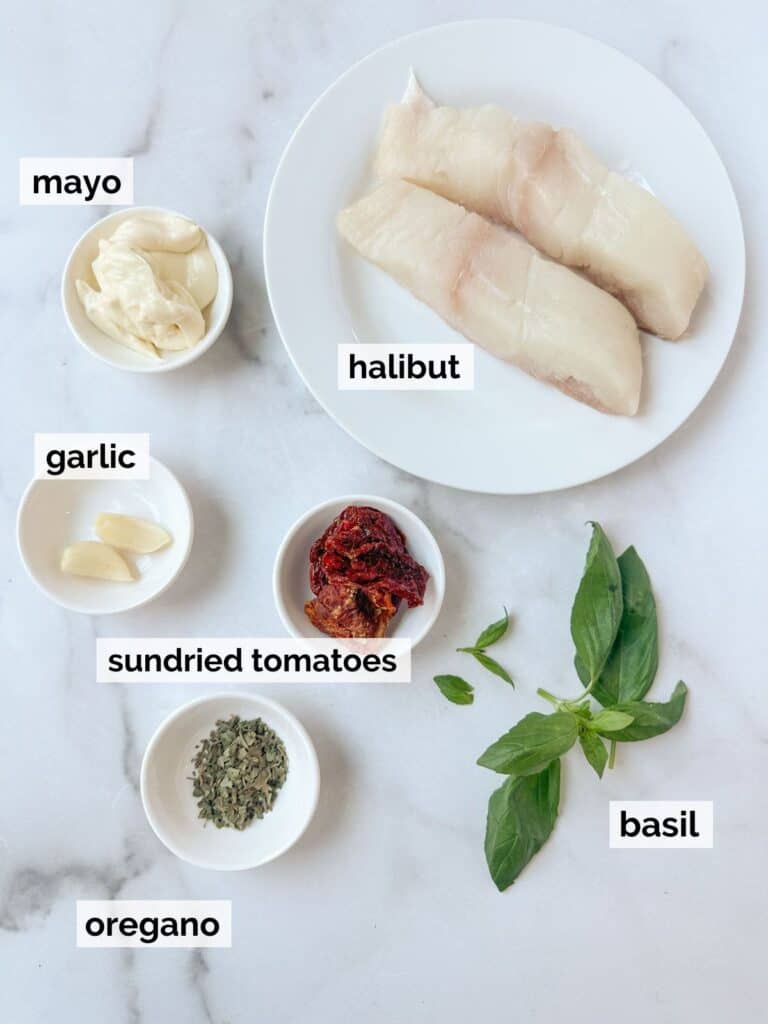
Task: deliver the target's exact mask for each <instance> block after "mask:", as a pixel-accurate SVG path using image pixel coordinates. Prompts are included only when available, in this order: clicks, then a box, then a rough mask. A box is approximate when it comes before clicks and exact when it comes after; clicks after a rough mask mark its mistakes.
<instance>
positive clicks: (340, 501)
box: [272, 494, 445, 647]
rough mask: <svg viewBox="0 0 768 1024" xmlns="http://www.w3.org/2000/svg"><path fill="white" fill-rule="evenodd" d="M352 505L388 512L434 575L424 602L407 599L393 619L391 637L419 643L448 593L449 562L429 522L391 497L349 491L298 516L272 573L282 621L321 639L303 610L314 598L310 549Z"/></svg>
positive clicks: (295, 633)
mask: <svg viewBox="0 0 768 1024" xmlns="http://www.w3.org/2000/svg"><path fill="white" fill-rule="evenodd" d="M348 505H367V506H370V507H371V508H377V509H379V511H380V512H385V513H386V514H387V515H388V516H390V518H391V519H392V520H393V521H394V523H395V525H396V526H397V527H398V528H399V529H400V530H401V531H402V533H403V534H404V535H405V542H406V545H407V547H408V550H409V551H410V553H411V555H412V556H413V557H414V558H415V559H416V561H417V562H419V563H420V564H421V565H423V566H424V568H425V569H426V570H427V572H428V573H429V582H428V583H427V589H426V592H425V594H424V603H423V604H421V605H419V606H418V607H417V608H408V606H407V605H406V604H405V602H403V603H402V604H401V606H400V608H398V611H397V614H396V615H395V617H394V618H393V619H392V621H391V623H390V625H389V629H388V630H387V636H388V637H395V638H397V639H402V640H410V641H411V646H412V647H415V646H416V644H418V643H420V641H422V640H423V639H424V637H425V636H426V635H427V633H428V632H429V631H430V629H431V628H432V626H433V625H434V624H435V621H436V619H437V617H438V615H439V614H440V609H441V608H442V606H443V597H444V595H445V564H444V562H443V556H442V554H441V552H440V548H439V546H438V543H437V541H436V540H435V538H434V536H433V534H432V532H431V530H430V529H429V528H428V527H427V525H426V524H425V523H424V522H423V521H422V520H421V519H419V517H418V516H417V515H416V514H415V513H414V512H411V511H410V510H409V509H407V508H404V506H403V505H399V504H398V503H397V502H396V501H391V500H390V499H389V498H380V497H378V496H374V495H371V494H348V495H346V497H342V498H331V499H330V500H329V501H323V502H321V503H320V504H319V505H315V507H314V508H311V509H310V510H309V512H305V513H304V515H303V516H302V517H301V518H300V519H298V520H297V521H296V522H295V523H294V524H293V526H292V527H291V528H290V530H289V531H288V533H287V534H286V535H285V537H284V538H283V542H282V544H281V545H280V547H279V549H278V552H277V557H276V558H275V567H274V571H273V574H272V589H273V593H274V597H275V604H276V605H277V611H278V614H279V615H280V618H281V619H282V620H283V625H284V626H285V628H286V629H287V630H288V632H289V633H290V634H291V635H292V636H295V637H322V636H325V634H324V633H321V632H320V630H318V629H315V627H314V626H313V625H312V623H311V622H310V621H309V619H308V618H307V616H306V614H305V613H304V603H305V602H306V601H308V600H309V599H310V598H311V597H312V592H311V591H310V589H309V549H310V548H311V547H312V545H313V544H314V542H315V541H316V540H317V539H318V537H321V536H322V535H323V534H324V533H325V531H326V530H327V529H328V527H329V526H330V525H331V523H332V522H333V520H334V519H335V518H336V516H337V515H339V513H340V512H343V511H344V509H345V508H346V507H347V506H348Z"/></svg>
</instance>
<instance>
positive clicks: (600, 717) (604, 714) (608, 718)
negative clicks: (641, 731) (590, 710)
mask: <svg viewBox="0 0 768 1024" xmlns="http://www.w3.org/2000/svg"><path fill="white" fill-rule="evenodd" d="M634 720H635V719H634V716H633V715H630V714H627V712H626V711H618V710H617V709H616V708H606V709H605V711H601V712H600V713H599V714H597V715H595V717H594V718H593V719H592V721H591V722H590V723H589V728H590V729H593V730H594V731H595V732H599V733H600V734H601V735H605V733H609V739H614V738H615V737H614V735H613V734H614V733H616V732H618V731H619V730H620V729H626V728H627V726H628V725H631V724H632V723H633V722H634Z"/></svg>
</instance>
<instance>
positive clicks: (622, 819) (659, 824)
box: [608, 800, 714, 850]
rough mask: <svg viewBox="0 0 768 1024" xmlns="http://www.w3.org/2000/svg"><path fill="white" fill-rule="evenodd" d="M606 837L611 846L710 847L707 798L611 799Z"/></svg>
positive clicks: (711, 818) (711, 833)
mask: <svg viewBox="0 0 768 1024" xmlns="http://www.w3.org/2000/svg"><path fill="white" fill-rule="evenodd" d="M608 838H609V843H610V846H611V849H613V850H650V849H656V850H673V849H677V850H693V849H698V848H700V849H703V850H711V849H712V847H713V845H714V810H713V804H712V801H711V800H611V802H610V808H609V811H608Z"/></svg>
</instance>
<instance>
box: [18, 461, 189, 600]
mask: <svg viewBox="0 0 768 1024" xmlns="http://www.w3.org/2000/svg"><path fill="white" fill-rule="evenodd" d="M150 462H151V469H150V472H151V476H150V478H149V480H109V479H107V480H50V479H46V480H33V481H32V483H31V484H30V485H29V487H28V488H27V489H26V491H25V492H24V496H23V497H22V499H21V504H20V505H19V514H18V520H17V524H16V535H17V540H18V545H19V552H20V554H21V559H22V561H23V562H24V565H25V566H26V569H27V571H28V572H29V574H30V576H31V577H32V579H33V580H34V581H35V583H36V584H37V585H38V587H40V589H41V590H42V591H43V592H44V593H45V594H47V595H48V597H50V598H51V600H53V601H55V602H56V603H57V604H60V605H61V606H62V607H63V608H69V609H70V610H71V611H75V612H85V613H86V614H87V615H104V614H107V613H110V612H125V611H128V610H129V609H130V608H138V607H139V605H142V604H146V603H147V602H148V601H151V600H152V599H153V598H155V597H157V596H158V595H159V594H161V593H162V592H163V591H164V590H165V589H166V588H167V587H170V585H171V583H173V581H174V580H175V579H176V577H177V576H178V575H179V573H180V572H181V570H182V569H183V568H184V565H185V563H186V561H187V558H188V557H189V552H190V548H191V547H192V534H193V519H192V506H191V505H190V503H189V498H188V497H187V494H186V491H185V490H184V488H183V487H182V486H181V484H180V483H179V481H178V480H177V479H176V477H175V476H174V475H173V473H171V471H170V470H169V469H167V468H166V467H165V466H164V465H163V464H162V462H158V461H157V459H151V460H150ZM100 512H119V513H121V514H122V515H128V516H137V517H138V518H139V519H150V520H152V521H153V522H156V523H158V524H159V525H160V526H162V527H163V528H164V529H166V530H167V531H168V533H170V535H171V537H172V541H171V543H170V544H169V545H167V547H164V548H161V549H160V551H156V552H154V553H153V554H151V555H133V554H128V553H125V552H121V553H122V554H123V556H124V557H125V559H126V560H127V561H128V562H129V563H130V564H131V565H133V566H134V568H135V570H136V575H137V578H136V579H135V580H132V581H131V582H130V583H115V582H112V581H110V580H96V579H88V578H86V577H83V576H70V575H69V574H68V573H65V572H62V571H61V569H60V568H59V561H60V559H61V553H62V551H63V550H64V548H65V547H66V546H67V545H68V544H72V543H73V542H74V541H77V540H98V539H99V538H98V537H97V536H96V533H95V532H94V528H93V524H94V522H95V520H96V517H97V516H98V515H99V513H100Z"/></svg>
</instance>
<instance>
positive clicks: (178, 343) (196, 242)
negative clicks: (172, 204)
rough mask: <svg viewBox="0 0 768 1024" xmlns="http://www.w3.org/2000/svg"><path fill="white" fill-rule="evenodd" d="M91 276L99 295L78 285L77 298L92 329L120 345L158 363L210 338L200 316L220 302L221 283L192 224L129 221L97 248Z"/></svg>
mask: <svg viewBox="0 0 768 1024" xmlns="http://www.w3.org/2000/svg"><path fill="white" fill-rule="evenodd" d="M91 269H92V271H93V276H94V278H95V280H96V283H97V284H98V286H99V290H98V291H97V290H96V289H94V288H93V287H92V286H91V285H90V284H89V283H88V282H87V281H83V280H79V281H77V294H78V295H79V297H80V301H81V302H82V304H83V307H84V309H85V312H86V315H87V316H88V318H89V319H90V320H91V322H92V323H94V324H95V325H96V326H97V327H98V328H99V330H101V331H104V333H105V334H108V335H109V337H110V338H114V339H115V341H119V342H121V343H122V344H123V345H127V346H128V347H129V348H132V349H134V350H136V351H138V352H143V353H144V354H146V355H148V356H151V357H152V358H155V359H157V358H159V357H160V356H161V354H162V352H164V351H177V350H179V349H186V348H192V346H193V345H195V344H197V342H198V341H199V340H200V339H201V338H202V336H203V335H204V334H205V330H206V328H205V319H204V317H203V314H202V310H204V309H205V307H206V306H208V305H209V304H210V303H211V302H212V301H213V299H214V298H215V296H216V291H217V289H218V275H217V272H216V264H215V262H214V260H213V257H212V256H211V252H210V250H209V248H208V243H207V241H206V239H205V234H204V233H203V232H202V231H201V230H200V228H199V227H198V226H197V225H196V224H193V223H192V221H189V220H186V219H185V218H184V217H176V216H173V215H171V214H164V213H157V214H141V215H137V216H135V217H128V218H127V219H126V220H124V221H122V223H121V224H120V226H119V227H118V228H117V230H116V231H115V232H114V234H113V235H112V236H111V237H110V238H108V239H103V240H102V241H100V242H99V255H98V256H97V257H96V259H95V260H94V261H93V264H92V266H91Z"/></svg>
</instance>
